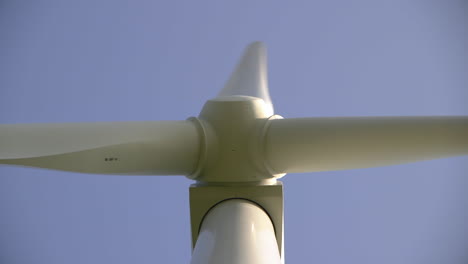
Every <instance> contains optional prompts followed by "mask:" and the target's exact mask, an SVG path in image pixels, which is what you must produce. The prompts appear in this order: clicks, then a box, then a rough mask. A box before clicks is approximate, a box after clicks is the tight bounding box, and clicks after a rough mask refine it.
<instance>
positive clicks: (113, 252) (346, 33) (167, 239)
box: [0, 0, 468, 264]
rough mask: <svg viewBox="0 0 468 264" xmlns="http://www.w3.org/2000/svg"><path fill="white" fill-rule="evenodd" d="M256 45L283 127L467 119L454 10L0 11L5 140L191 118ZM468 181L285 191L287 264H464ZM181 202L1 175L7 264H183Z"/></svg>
mask: <svg viewBox="0 0 468 264" xmlns="http://www.w3.org/2000/svg"><path fill="white" fill-rule="evenodd" d="M255 40H261V41H264V42H265V43H266V45H267V47H268V50H269V67H270V75H269V81H270V94H271V97H272V100H273V103H274V104H275V110H276V113H277V114H280V115H282V116H284V117H305V116H375V115H386V116H388V115H468V106H467V105H466V102H467V101H468V88H467V85H468V74H467V70H468V48H467V47H468V3H467V2H466V1H463V0H459V1H455V0H453V1H452V0H440V1H416V0H415V1H409V0H392V1H375V0H369V1H345V0H343V1H329V0H322V1H266V0H264V1H229V2H228V1H149V0H147V1H120V0H112V1H111V0H108V1H104V0H103V1H96V0H80V1H63V0H35V1H32V0H31V1H14V0H1V2H0V123H36V122H91V121H137V120H180V119H186V118H187V117H189V116H196V115H198V112H199V110H200V109H201V107H202V105H203V103H204V102H205V100H207V99H209V98H212V97H214V96H215V95H216V94H217V93H218V91H219V90H220V89H221V88H222V86H223V84H224V82H225V81H226V80H227V78H228V76H229V74H230V72H231V70H232V69H233V67H234V65H235V64H236V62H237V59H238V58H239V56H240V54H241V52H242V50H243V48H244V47H245V46H246V45H247V44H248V43H250V42H251V41H255ZM421 136H424V135H421ZM467 171H468V157H458V158H450V159H443V160H436V161H427V162H420V163H414V164H407V165H398V166H390V167H383V168H372V169H359V170H349V171H337V172H323V173H310V174H290V175H286V177H285V178H283V182H284V188H285V255H286V263H321V264H335V263H336V264H341V263H353V264H354V263H355V264H367V263H368V264H371V263H379V264H395V263H398V264H423V263H424V264H440V263H447V264H466V263H467V261H468V209H467V208H468V192H467V189H468V175H467ZM190 184H191V181H190V180H188V179H186V178H184V177H143V176H139V177H131V176H128V177H124V176H116V177H115V176H101V175H85V174H77V173H65V172H54V171H47V170H38V169H29V168H12V167H2V168H0V263H1V264H63V263H68V264H78V263H80V264H81V263H90V264H93V263H109V264H110V263H112V264H121V263H122V264H123V263H139V264H146V263H148V264H149V263H189V260H190V253H191V249H190V226H189V203H188V186H189V185H190Z"/></svg>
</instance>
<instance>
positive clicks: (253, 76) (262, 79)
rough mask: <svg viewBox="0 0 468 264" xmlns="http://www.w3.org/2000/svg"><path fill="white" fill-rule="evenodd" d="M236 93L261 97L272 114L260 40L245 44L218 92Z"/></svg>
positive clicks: (223, 94) (264, 60) (228, 94)
mask: <svg viewBox="0 0 468 264" xmlns="http://www.w3.org/2000/svg"><path fill="white" fill-rule="evenodd" d="M237 95H241V96H253V97H258V98H261V99H263V100H264V101H265V103H266V105H267V107H268V108H269V111H270V112H271V114H273V104H272V102H271V99H270V94H269V92H268V74H267V52H266V47H265V45H264V44H263V43H262V42H254V43H252V44H250V45H249V46H247V48H246V49H245V51H244V54H243V56H242V58H241V60H240V61H239V63H238V64H237V67H236V69H235V70H234V72H233V73H232V74H231V77H230V78H229V80H228V81H227V83H226V85H225V86H224V88H223V90H221V92H220V93H219V94H218V96H237Z"/></svg>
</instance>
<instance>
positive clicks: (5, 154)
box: [0, 121, 199, 175]
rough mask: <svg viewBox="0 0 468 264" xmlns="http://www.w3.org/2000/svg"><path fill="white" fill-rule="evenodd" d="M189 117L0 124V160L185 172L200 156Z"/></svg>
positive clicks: (90, 169) (81, 168) (89, 169)
mask: <svg viewBox="0 0 468 264" xmlns="http://www.w3.org/2000/svg"><path fill="white" fill-rule="evenodd" d="M198 141H199V139H198V133H197V129H196V127H195V124H193V123H192V122H190V121H158V122H109V123H63V124H11V125H10V124H9V125H0V164H9V165H19V166H30V167H38V168H46V169H55V170H63V171H73V172H82V173H99V174H135V175H176V174H180V175H188V174H190V173H191V172H193V171H194V170H195V167H196V164H197V161H198V150H199V143H198Z"/></svg>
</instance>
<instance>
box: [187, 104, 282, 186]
mask: <svg viewBox="0 0 468 264" xmlns="http://www.w3.org/2000/svg"><path fill="white" fill-rule="evenodd" d="M270 112H271V111H270V110H269V108H268V106H267V105H266V103H265V102H264V101H263V100H262V99H260V98H256V97H250V96H225V97H217V98H215V99H212V100H208V101H207V102H206V103H205V105H204V107H203V109H202V111H201V113H200V115H199V118H191V120H192V121H194V122H195V123H196V124H197V126H198V127H199V130H200V133H201V134H202V140H201V141H202V144H201V145H202V146H201V152H202V153H201V155H200V160H199V163H198V167H197V170H196V171H195V172H194V173H193V174H192V175H190V176H189V178H191V179H195V180H197V181H199V182H205V183H232V184H235V183H239V184H246V183H247V184H251V183H253V184H272V183H274V182H275V181H276V178H279V177H281V176H283V175H284V174H274V172H273V171H272V170H271V169H270V168H269V166H268V164H266V163H265V160H264V155H263V146H264V144H263V139H264V136H263V135H264V134H265V132H266V129H267V127H268V120H270V119H274V118H281V117H279V116H271V115H270Z"/></svg>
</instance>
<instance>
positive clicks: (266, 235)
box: [191, 199, 281, 264]
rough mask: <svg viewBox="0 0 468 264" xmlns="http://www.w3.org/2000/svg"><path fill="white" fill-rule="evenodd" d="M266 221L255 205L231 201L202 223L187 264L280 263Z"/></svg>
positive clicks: (210, 214)
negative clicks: (190, 259) (189, 262)
mask: <svg viewBox="0 0 468 264" xmlns="http://www.w3.org/2000/svg"><path fill="white" fill-rule="evenodd" d="M280 263H281V258H280V253H279V249H278V244H277V242H276V238H275V231H274V228H273V224H272V223H271V220H270V218H269V217H268V215H267V214H266V213H265V211H264V210H263V209H262V208H260V207H259V206H258V205H256V204H254V203H252V202H249V201H247V200H241V199H232V200H228V201H224V202H221V203H220V204H218V205H216V206H215V207H214V208H212V209H211V210H210V211H209V212H208V214H207V215H206V217H205V219H204V220H203V223H202V227H201V231H200V234H199V236H198V240H197V243H196V245H195V249H194V250H193V255H192V261H191V264H280Z"/></svg>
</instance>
